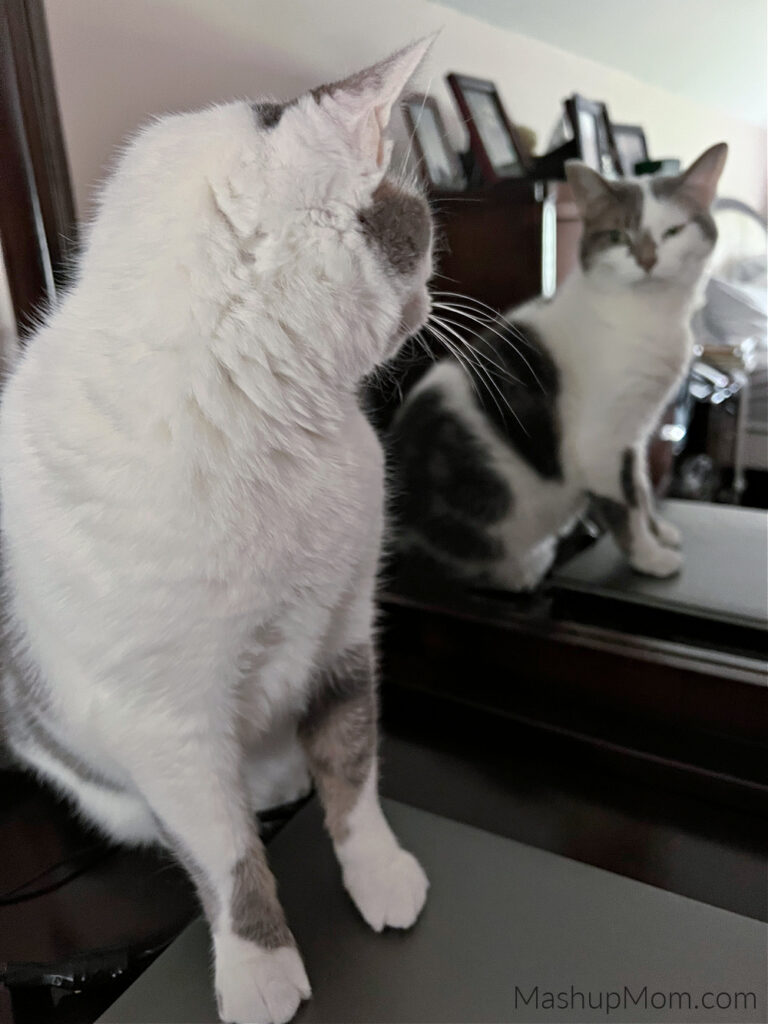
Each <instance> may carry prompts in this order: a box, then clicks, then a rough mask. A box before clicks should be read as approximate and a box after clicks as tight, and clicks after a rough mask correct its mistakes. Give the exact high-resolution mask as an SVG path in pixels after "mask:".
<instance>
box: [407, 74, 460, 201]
mask: <svg viewBox="0 0 768 1024" xmlns="http://www.w3.org/2000/svg"><path fill="white" fill-rule="evenodd" d="M401 109H402V112H403V120H404V121H405V126H406V128H407V129H408V135H409V138H410V140H411V144H412V145H413V149H414V151H415V153H416V156H417V158H418V172H419V174H420V176H421V178H422V181H423V182H424V184H425V185H427V186H429V188H431V189H434V190H436V191H441V192H462V191H464V189H466V187H467V179H466V175H465V174H464V169H463V167H462V166H461V160H460V159H459V154H458V153H457V152H456V151H455V149H453V147H452V146H451V144H450V142H449V140H448V135H447V132H446V130H445V124H444V122H443V118H442V115H441V113H440V107H439V106H438V103H437V100H436V99H435V97H434V96H427V95H424V94H423V93H412V94H411V95H409V96H406V97H405V98H404V99H403V100H402V102H401Z"/></svg>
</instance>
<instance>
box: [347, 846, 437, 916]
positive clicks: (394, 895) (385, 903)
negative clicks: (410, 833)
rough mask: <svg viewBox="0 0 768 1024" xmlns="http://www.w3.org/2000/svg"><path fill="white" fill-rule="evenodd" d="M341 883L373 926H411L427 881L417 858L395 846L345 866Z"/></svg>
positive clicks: (424, 892)
mask: <svg viewBox="0 0 768 1024" xmlns="http://www.w3.org/2000/svg"><path fill="white" fill-rule="evenodd" d="M344 885H345V887H346V889H347V892H348V893H349V895H350V896H351V897H352V899H353V900H354V902H355V905H356V906H357V908H358V910H359V911H360V913H361V914H362V916H363V917H364V919H365V920H366V921H367V923H368V924H369V925H370V926H371V928H373V930H374V931H376V932H380V931H381V930H382V929H383V928H386V927H389V928H410V927H411V925H412V924H414V922H415V921H416V918H417V917H418V916H419V914H420V913H421V909H422V907H423V906H424V902H425V900H426V898H427V889H428V888H429V881H428V880H427V876H426V875H425V874H424V870H423V868H422V867H421V865H420V864H419V862H418V861H417V860H416V858H415V857H414V856H413V855H412V854H410V853H408V852H407V851H406V850H401V849H399V848H398V849H397V850H395V851H394V854H392V853H390V854H389V855H388V856H387V857H385V858H381V859H378V858H367V859H366V860H365V861H360V862H357V863H355V862H352V863H347V864H346V865H345V866H344Z"/></svg>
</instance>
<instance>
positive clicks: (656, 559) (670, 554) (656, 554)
mask: <svg viewBox="0 0 768 1024" xmlns="http://www.w3.org/2000/svg"><path fill="white" fill-rule="evenodd" d="M630 565H631V566H632V568H633V569H634V570H635V571H636V572H641V573H643V574H644V575H645V576H658V577H659V579H665V578H666V577H667V576H674V575H675V573H678V572H680V570H681V569H682V567H683V556H682V555H681V554H680V552H679V551H676V550H675V549H674V548H665V547H662V546H661V544H660V545H659V546H658V547H656V548H652V549H651V550H650V551H644V552H643V554H642V555H635V556H633V557H632V558H631V559H630Z"/></svg>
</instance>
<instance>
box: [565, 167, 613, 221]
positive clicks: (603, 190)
mask: <svg viewBox="0 0 768 1024" xmlns="http://www.w3.org/2000/svg"><path fill="white" fill-rule="evenodd" d="M565 177H566V179H567V181H568V184H569V185H570V186H571V191H572V192H573V198H574V199H575V200H576V205H577V206H578V208H579V212H580V213H581V214H582V216H584V215H585V214H586V212H587V210H588V209H589V208H590V207H592V206H594V205H595V204H596V203H602V202H605V200H606V199H612V198H613V193H612V192H611V186H610V185H609V184H608V182H607V181H606V180H605V178H603V177H602V175H600V174H598V173H597V171H593V170H592V168H591V167H588V166H587V164H585V163H582V161H581V160H566V162H565Z"/></svg>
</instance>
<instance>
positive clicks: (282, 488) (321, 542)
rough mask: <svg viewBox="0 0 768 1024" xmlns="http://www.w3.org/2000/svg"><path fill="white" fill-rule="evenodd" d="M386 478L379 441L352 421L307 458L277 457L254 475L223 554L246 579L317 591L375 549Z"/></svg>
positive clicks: (222, 540)
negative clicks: (299, 583)
mask: <svg viewBox="0 0 768 1024" xmlns="http://www.w3.org/2000/svg"><path fill="white" fill-rule="evenodd" d="M383 477H384V471H383V454H382V451H381V446H380V444H379V441H378V439H377V438H376V436H375V434H374V433H373V431H372V430H371V428H370V426H369V425H368V423H367V421H365V419H364V418H363V417H362V415H361V414H357V415H355V416H352V417H350V419H349V421H347V422H346V423H345V424H344V426H343V429H342V430H341V431H340V432H339V433H338V434H336V435H335V436H334V437H332V438H329V439H328V440H327V441H324V442H318V444H317V445H316V447H315V449H314V452H313V454H312V455H310V456H309V457H307V458H305V459H299V460H294V459H291V458H280V457H277V458H275V459H274V460H273V462H272V464H271V465H270V467H269V471H268V472H267V473H264V471H263V470H261V471H259V472H254V473H253V475H252V476H251V477H250V479H249V480H248V482H247V486H246V487H245V495H246V497H245V500H243V501H241V502H240V504H239V505H238V507H237V509H236V512H235V522H234V524H233V526H234V529H233V530H232V531H231V532H229V533H226V532H225V533H223V534H220V535H219V536H218V537H217V546H218V547H219V549H220V553H221V554H222V555H223V556H224V557H225V558H226V559H227V560H228V561H230V563H231V564H232V566H233V569H235V571H238V574H239V575H241V576H242V577H245V578H251V579H254V578H255V577H259V576H261V575H262V572H263V573H266V574H269V575H270V576H271V577H272V578H273V579H282V580H283V581H286V582H292V581H293V580H295V579H299V580H301V581H302V582H303V583H304V584H306V585H315V584H319V583H323V582H324V581H327V580H328V579H329V578H330V577H332V576H334V575H336V574H338V575H339V576H346V575H347V574H348V573H349V572H350V571H353V568H354V566H355V565H357V564H358V563H359V561H360V560H361V558H363V557H365V555H366V553H367V552H368V551H370V550H371V549H373V548H377V547H378V545H379V543H380V535H381V520H382V513H383V503H384V497H383V495H384V480H383ZM257 585H258V584H257Z"/></svg>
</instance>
